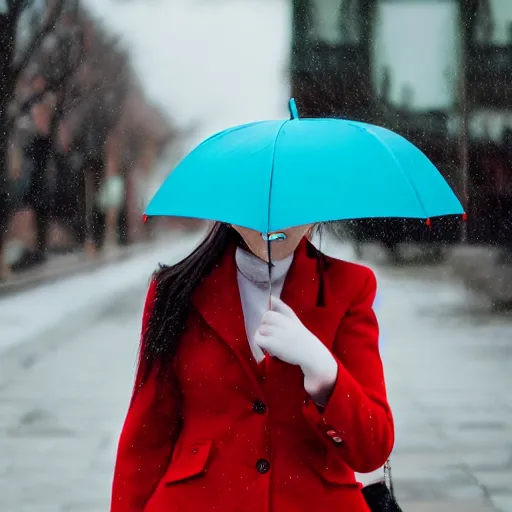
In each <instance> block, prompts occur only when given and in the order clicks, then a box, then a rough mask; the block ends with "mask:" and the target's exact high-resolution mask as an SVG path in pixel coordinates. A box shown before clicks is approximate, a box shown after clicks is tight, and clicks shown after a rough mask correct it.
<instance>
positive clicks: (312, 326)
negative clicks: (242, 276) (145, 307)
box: [193, 239, 339, 377]
mask: <svg viewBox="0 0 512 512" xmlns="http://www.w3.org/2000/svg"><path fill="white" fill-rule="evenodd" d="M235 251H236V244H232V245H230V246H229V247H228V249H227V250H226V252H225V254H224V256H223V258H222V260H221V262H220V264H219V265H217V266H216V267H215V268H214V269H213V271H212V272H211V273H210V274H209V275H208V276H207V277H206V278H205V279H204V280H203V282H202V283H201V284H200V285H199V287H198V288H197V290H196V292H195V294H194V297H193V304H194V307H195V309H196V310H197V311H198V312H199V314H200V315H201V316H202V317H203V319H204V320H205V321H206V323H207V324H208V325H209V326H210V327H211V328H212V329H213V330H214V331H215V332H216V333H217V334H218V335H219V337H220V338H221V339H222V340H223V341H224V342H225V343H227V344H228V345H229V347H230V348H231V349H232V350H233V351H234V352H235V355H236V356H237V357H238V359H239V360H240V362H241V364H242V365H243V366H244V367H245V369H246V370H247V372H249V373H252V374H253V375H252V377H255V369H256V363H255V361H254V358H253V356H252V353H251V351H250V348H249V343H248V341H247V335H246V332H245V323H244V317H243V310H242V303H241V300H240V292H239V290H238V282H237V268H236V261H235ZM320 281H321V279H320V272H319V262H318V257H317V256H316V249H315V248H314V246H313V245H311V244H310V243H309V242H308V241H307V240H306V239H304V240H303V241H302V242H301V243H300V244H299V246H298V247H297V250H296V252H295V257H294V260H293V263H292V265H291V267H290V270H289V271H288V275H287V277H286V281H285V284H284V287H283V292H282V294H281V298H282V300H283V301H284V302H285V303H287V304H288V305H289V306H290V307H291V308H292V309H293V310H294V311H295V313H296V314H297V316H298V317H299V319H300V320H301V321H302V323H303V324H304V325H305V326H306V327H307V328H308V329H309V330H310V331H311V332H312V333H313V334H315V335H316V336H317V337H318V338H319V339H320V340H322V341H323V342H324V343H325V344H326V345H327V346H328V347H329V348H330V347H331V346H332V342H333V340H334V336H335V332H336V329H337V327H338V323H339V316H338V315H337V314H336V309H337V308H336V309H333V308H331V307H323V306H319V305H318V299H319V292H320V291H321V288H320V286H321V282H320ZM267 370H268V368H267Z"/></svg>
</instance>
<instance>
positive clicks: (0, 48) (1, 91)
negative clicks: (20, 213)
mask: <svg viewBox="0 0 512 512" xmlns="http://www.w3.org/2000/svg"><path fill="white" fill-rule="evenodd" d="M15 30H16V27H15V24H14V22H13V20H12V19H11V18H10V17H8V16H6V15H0V280H1V279H2V278H3V277H5V274H6V269H5V267H4V244H5V238H6V234H7V229H8V227H9V218H10V198H9V173H8V157H7V155H8V143H9V133H8V127H9V117H8V108H9V103H10V101H11V99H12V97H13V93H14V85H15V77H14V74H13V71H12V67H11V63H12V59H13V49H14V36H15Z"/></svg>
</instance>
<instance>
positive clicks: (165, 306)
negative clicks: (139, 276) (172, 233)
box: [140, 223, 240, 380]
mask: <svg viewBox="0 0 512 512" xmlns="http://www.w3.org/2000/svg"><path fill="white" fill-rule="evenodd" d="M239 239H240V237H239V235H238V233H237V232H236V231H235V230H234V229H233V228H232V227H230V226H228V225H227V224H222V223H216V224H215V225H214V226H213V228H212V229H211V230H210V231H209V233H208V234H207V235H206V237H205V239H204V240H203V241H202V242H201V243H200V244H199V245H198V247H197V248H196V249H195V250H194V251H193V252H192V253H191V254H189V255H188V256H187V257H186V258H185V259H183V260H182V261H180V262H179V263H176V264H175V265H172V266H168V265H160V267H159V269H158V270H157V271H156V272H155V273H154V274H153V281H154V283H155V285H156V297H155V302H154V304H153V308H152V311H151V315H150V319H149V324H148V326H147V327H146V329H145V331H144V333H143V340H142V341H143V342H142V346H141V354H140V361H141V363H142V364H143V367H144V377H143V378H144V380H145V379H146V378H147V376H148V375H149V374H150V373H151V371H153V370H154V369H156V370H157V371H158V374H159V375H160V376H162V375H164V374H166V373H167V370H168V369H169V366H170V364H171V362H172V359H173V357H174V356H175V355H176V351H177V349H178V344H179V340H180V338H181V336H182V335H183V332H184V331H185V328H186V325H187V318H188V316H189V314H190V310H191V307H192V295H193V293H194V291H195V289H196V288H197V286H198V285H199V284H200V283H201V281H202V280H203V279H204V278H205V277H206V276H208V274H210V273H211V271H212V270H213V269H214V267H215V265H217V264H218V263H219V262H220V260H221V258H222V256H223V255H224V253H225V251H226V249H227V248H228V246H229V245H230V244H231V243H235V242H239Z"/></svg>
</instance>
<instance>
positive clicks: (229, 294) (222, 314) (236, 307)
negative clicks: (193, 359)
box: [193, 244, 263, 395]
mask: <svg viewBox="0 0 512 512" xmlns="http://www.w3.org/2000/svg"><path fill="white" fill-rule="evenodd" d="M235 251H236V245H235V244H232V245H231V246H230V247H228V249H227V250H226V253H225V255H224V257H223V259H222V261H221V262H220V264H219V265H217V266H216V267H215V268H214V269H213V271H212V272H211V274H210V275H208V276H207V277H206V278H205V279H204V281H203V282H202V283H201V284H200V285H199V287H198V289H197V290H196V292H195V294H194V298H193V303H194V307H195V308H196V310H197V311H198V312H199V314H200V315H201V316H202V317H203V319H204V320H205V322H206V323H207V324H208V325H209V326H210V327H211V328H212V329H213V330H214V331H215V332H216V333H217V335H218V336H219V338H220V339H221V340H222V341H223V342H225V343H226V344H227V345H228V346H229V348H230V349H231V350H232V351H233V353H234V354H235V356H236V358H237V359H238V361H239V363H240V365H241V366H242V367H243V368H244V370H245V372H246V373H247V375H248V377H249V379H250V380H251V382H252V384H253V386H254V387H255V388H256V390H257V392H258V394H260V395H263V389H262V387H261V383H260V382H259V379H258V371H257V369H258V366H257V363H256V360H255V359H254V357H253V355H252V352H251V349H250V347H249V342H248V339H247V333H246V331H245V321H244V315H243V310H242V301H241V299H240V291H239V289H238V281H237V268H236V260H235Z"/></svg>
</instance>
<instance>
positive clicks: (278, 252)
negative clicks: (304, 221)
mask: <svg viewBox="0 0 512 512" xmlns="http://www.w3.org/2000/svg"><path fill="white" fill-rule="evenodd" d="M312 227H313V225H312V224H308V225H306V226H298V227H296V228H289V229H284V230H283V231H276V232H274V233H271V235H274V237H272V236H271V240H272V238H276V239H275V240H273V241H272V242H271V249H270V250H271V257H272V259H273V260H282V259H284V258H286V257H287V256H289V255H290V254H292V253H293V252H294V251H295V249H297V246H298V245H299V243H300V241H301V240H302V238H303V237H304V236H305V235H306V234H308V233H309V232H310V231H311V229H312ZM233 229H235V230H236V231H237V232H238V233H239V234H240V236H241V237H242V238H243V239H244V242H245V243H246V244H247V247H249V249H250V250H251V252H252V253H253V254H254V255H256V256H258V258H260V259H262V260H264V261H268V253H267V241H266V239H264V238H263V236H262V233H260V232H259V231H254V230H253V229H249V228H242V227H240V226H233ZM263 235H265V237H266V233H263Z"/></svg>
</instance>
